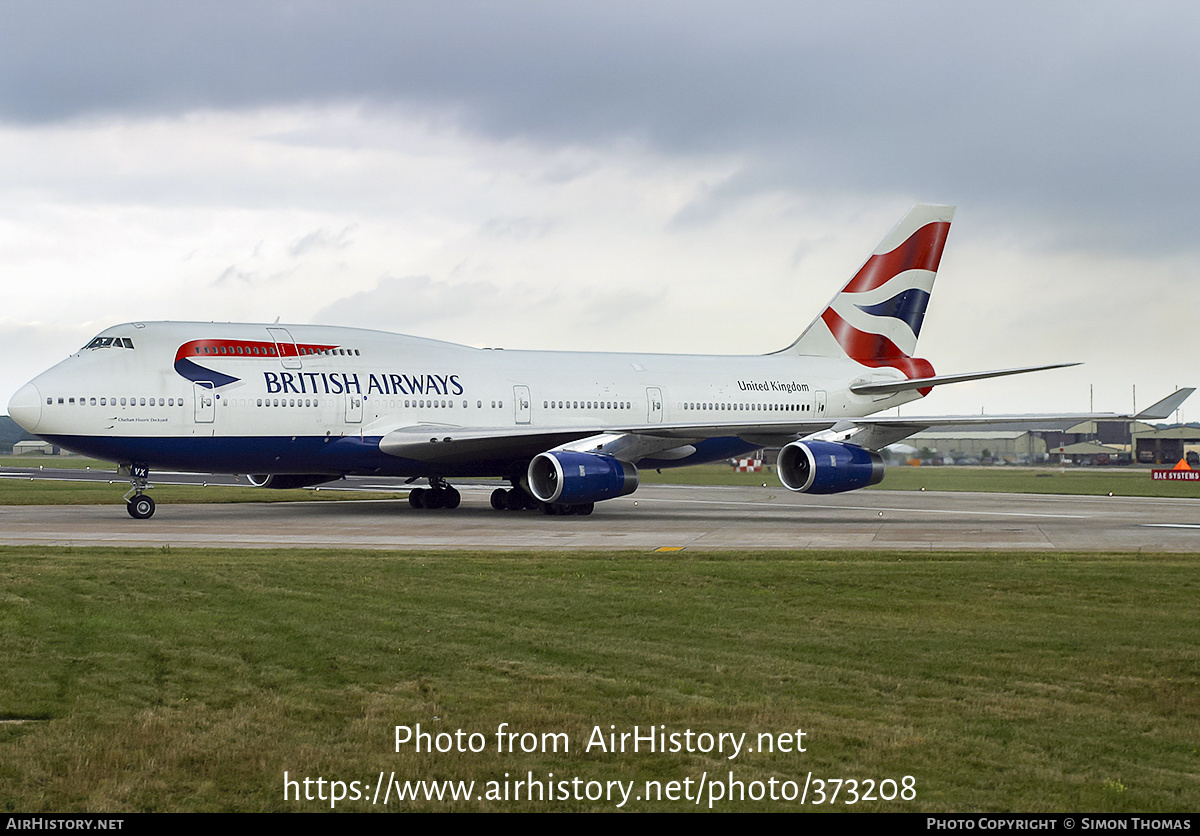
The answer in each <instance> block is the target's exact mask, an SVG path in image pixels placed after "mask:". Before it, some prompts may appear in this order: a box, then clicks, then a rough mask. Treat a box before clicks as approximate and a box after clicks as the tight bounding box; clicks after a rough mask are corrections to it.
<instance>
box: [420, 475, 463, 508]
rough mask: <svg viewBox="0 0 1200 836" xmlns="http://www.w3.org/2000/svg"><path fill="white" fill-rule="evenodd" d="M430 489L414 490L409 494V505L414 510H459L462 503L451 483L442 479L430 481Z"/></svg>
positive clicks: (460, 496)
mask: <svg viewBox="0 0 1200 836" xmlns="http://www.w3.org/2000/svg"><path fill="white" fill-rule="evenodd" d="M429 485H430V486H429V487H428V488H413V489H412V490H411V491H409V493H408V504H409V505H411V506H412V507H413V508H430V509H432V508H457V507H458V503H460V502H462V495H461V494H459V492H458V491H456V490H455V489H454V488H453V487H451V485H450V483H448V482H447V481H446V480H445V479H442V478H440V477H433V478H431V479H430V480H429Z"/></svg>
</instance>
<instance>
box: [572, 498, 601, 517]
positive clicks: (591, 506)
mask: <svg viewBox="0 0 1200 836" xmlns="http://www.w3.org/2000/svg"><path fill="white" fill-rule="evenodd" d="M594 510H596V503H595V502H583V503H580V504H579V505H576V506H575V513H576V514H578V515H579V516H581V517H586V516H588V515H589V514H591V513H592V511H594Z"/></svg>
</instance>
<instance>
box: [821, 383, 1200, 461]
mask: <svg viewBox="0 0 1200 836" xmlns="http://www.w3.org/2000/svg"><path fill="white" fill-rule="evenodd" d="M1195 391H1196V390H1195V389H1194V388H1187V389H1179V390H1177V391H1175V392H1173V393H1171V394H1170V395H1168V396H1167V397H1165V398H1163V399H1162V400H1160V401H1158V402H1156V403H1154V404H1152V405H1151V406H1149V407H1147V408H1146V409H1143V410H1142V411H1141V412H1139V413H1137V414H1136V415H1129V414H1118V413H1113V412H1085V413H1077V414H1070V413H1060V414H1053V413H1051V414H1045V413H1043V414H1038V413H1030V414H1026V415H948V416H939V417H929V418H909V417H897V416H878V417H867V418H852V419H848V420H845V421H840V422H838V423H836V424H834V425H833V426H832V427H830V428H828V429H826V430H819V431H817V432H815V433H813V434H812V435H811V436H808V438H812V439H816V440H819V441H838V442H842V443H844V444H853V445H855V446H858V447H865V448H867V449H868V450H878V449H880V448H882V447H886V446H888V445H889V444H895V443H896V442H897V441H902V440H903V439H905V438H908V437H909V436H910V435H914V434H916V433H919V432H922V431H924V430H929V429H934V428H943V427H970V426H979V425H987V424H1039V425H1041V426H1042V428H1045V429H1049V428H1050V427H1048V426H1047V425H1056V427H1057V426H1058V425H1065V426H1070V425H1072V424H1078V423H1081V422H1083V421H1162V420H1164V419H1166V418H1169V417H1170V415H1171V413H1172V412H1174V411H1175V410H1176V409H1178V408H1179V406H1180V404H1182V403H1183V402H1184V401H1185V400H1187V399H1188V397H1189V396H1191V394H1192V393H1193V392H1195Z"/></svg>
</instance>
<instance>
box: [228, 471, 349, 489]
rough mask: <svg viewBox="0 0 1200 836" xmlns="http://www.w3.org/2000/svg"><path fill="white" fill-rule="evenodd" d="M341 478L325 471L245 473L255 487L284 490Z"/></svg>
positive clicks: (321, 483) (306, 486)
mask: <svg viewBox="0 0 1200 836" xmlns="http://www.w3.org/2000/svg"><path fill="white" fill-rule="evenodd" d="M341 478H342V477H341V476H330V475H329V474H327V473H311V474H294V473H258V474H249V475H247V476H246V481H247V482H249V483H250V484H251V485H253V486H254V487H256V488H273V489H274V490H277V491H286V490H290V489H291V488H308V487H311V486H313V485H324V484H325V483H326V482H336V481H337V480H338V479H341Z"/></svg>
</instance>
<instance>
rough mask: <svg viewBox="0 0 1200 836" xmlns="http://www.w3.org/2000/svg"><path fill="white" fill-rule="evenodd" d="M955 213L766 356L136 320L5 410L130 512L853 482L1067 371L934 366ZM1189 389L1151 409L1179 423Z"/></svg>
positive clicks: (891, 251) (549, 508) (890, 256)
mask: <svg viewBox="0 0 1200 836" xmlns="http://www.w3.org/2000/svg"><path fill="white" fill-rule="evenodd" d="M953 214H954V208H953V207H951V206H929V205H918V206H916V207H914V208H913V209H912V210H911V211H910V212H909V213H908V214H907V215H906V216H905V217H904V219H903V220H901V221H900V223H899V224H898V225H897V226H896V228H895V229H893V230H892V232H891V233H890V234H889V235H888V236H887V237H886V238H884V240H883V242H882V243H881V244H880V245H879V247H878V248H877V249H876V250H875V253H874V254H873V255H872V256H871V257H870V258H869V259H868V260H867V262H866V264H865V265H863V267H862V269H860V270H859V271H858V272H857V273H856V274H855V275H854V277H853V278H852V279H851V280H850V281H849V282H848V283H847V284H846V285H845V286H844V287H843V288H842V289H841V290H840V291H839V292H838V293H837V295H836V296H834V298H833V301H832V302H830V303H829V305H828V306H827V307H826V308H825V309H824V310H823V311H822V312H821V314H820V315H819V316H818V317H817V318H816V319H814V320H813V322H812V324H811V325H809V326H808V328H807V329H806V330H805V331H804V332H803V333H802V334H801V335H800V337H799V338H798V339H797V340H796V341H795V342H794V343H792V344H791V345H790V346H788V347H787V348H785V349H783V350H782V351H778V352H775V353H773V354H769V355H765V356H745V357H741V356H685V355H664V354H609V353H570V352H542V351H505V350H493V349H479V348H470V347H468V346H463V345H455V344H452V343H445V342H438V341H435V340H428V339H420V338H417V337H408V336H401V335H397V334H389V333H383V332H379V331H366V330H360V329H354V328H338V327H326V326H319V325H251V324H238V323H228V324H220V323H201V322H132V323H127V324H125V325H117V326H115V327H113V328H109V329H108V330H106V331H104V332H102V333H101V334H100V335H99V336H97V337H96V338H95V339H93V340H92V341H91V342H89V343H88V344H87V345H86V346H84V347H83V348H82V349H80V351H79V352H77V353H76V354H73V355H71V356H70V357H69V358H67V359H66V360H64V361H63V362H61V363H59V364H58V365H57V366H55V367H53V368H52V369H50V370H49V371H47V372H45V373H43V374H41V375H39V376H38V377H36V378H35V379H34V380H33V381H31V382H30V383H28V384H26V385H25V386H23V387H22V388H21V389H20V390H19V391H18V392H17V393H16V394H15V395H14V396H13V398H12V401H11V402H10V403H9V407H8V408H9V414H10V415H11V416H12V418H13V419H14V420H15V421H16V422H17V423H18V424H20V425H21V426H22V427H24V428H25V429H26V430H28V431H29V432H31V433H34V434H36V435H37V436H39V437H41V438H43V439H45V440H46V441H49V442H51V443H53V444H56V445H59V446H61V447H63V448H65V449H68V450H73V451H76V452H78V453H83V454H85V455H89V456H94V457H96V458H99V459H105V460H109V461H113V462H117V463H118V464H119V465H120V466H121V470H122V472H123V473H127V474H128V476H129V479H130V482H131V485H132V487H131V490H130V491H129V493H128V494H126V502H127V508H128V511H129V514H130V515H131V516H133V517H135V518H137V519H146V518H148V517H150V516H151V515H152V514H153V513H154V500H153V499H151V498H150V496H149V495H148V494H147V493H146V489H147V487H148V486H149V476H150V472H151V470H152V469H171V470H187V471H197V472H204V473H239V474H255V475H252V476H251V477H250V478H251V481H252V482H253V483H254V484H257V485H260V486H263V487H273V488H288V487H300V486H308V485H318V484H321V483H324V482H330V481H333V480H335V479H340V478H341V477H343V476H345V475H350V474H359V475H373V476H398V477H408V479H409V481H410V482H413V481H416V480H417V479H425V480H428V484H429V487H428V488H420V487H418V488H414V489H413V490H412V492H411V493H410V495H409V502H410V504H411V505H412V506H413V507H414V508H439V507H444V508H453V507H456V506H457V505H458V504H459V498H460V497H459V493H458V491H457V490H455V489H454V488H453V487H452V486H451V485H450V483H449V481H448V480H450V479H454V478H460V477H500V478H503V479H505V480H507V481H508V482H509V483H510V485H511V488H509V489H504V488H497V489H496V490H495V491H494V492H493V494H492V505H493V506H494V507H495V508H497V509H498V510H499V509H510V510H517V509H522V508H540V509H542V510H544V511H545V512H546V513H550V514H589V513H591V512H592V509H593V507H594V503H596V502H599V501H601V500H605V499H612V498H614V497H618V496H624V495H626V494H629V493H631V492H632V491H634V490H635V489H636V488H637V485H638V468H639V467H641V468H646V467H651V468H665V467H679V466H683V465H689V464H696V463H700V462H711V461H716V460H720V459H727V458H730V457H732V456H737V455H739V454H742V453H746V452H748V451H751V450H756V449H759V448H762V447H781V448H782V452H780V454H779V459H778V474H779V478H780V480H781V481H782V482H783V484H784V486H785V487H787V488H788V489H789V490H793V491H800V492H808V493H836V492H839V491H849V490H854V489H856V488H862V487H865V486H867V485H873V484H876V483H877V482H879V481H880V480H881V479H882V478H883V470H884V465H883V458H882V457H881V455H880V454H879V452H877V451H878V450H879V449H880V448H882V447H884V446H885V445H887V444H891V443H893V442H895V441H899V440H900V439H902V438H906V437H907V436H909V435H912V434H913V433H915V432H919V431H920V430H922V429H926V428H928V427H932V426H946V425H956V424H957V425H961V424H969V423H978V422H982V421H996V420H998V419H997V418H996V417H991V418H985V417H983V416H973V417H969V418H946V419H938V418H930V419H921V418H899V417H875V418H872V417H868V416H871V415H872V414H873V413H877V412H881V411H883V410H887V409H891V408H893V407H895V406H897V405H899V404H903V403H907V402H908V401H912V400H915V399H917V398H920V397H923V396H924V395H926V394H928V392H929V391H930V390H931V389H932V388H933V387H934V386H939V385H942V384H947V383H956V382H959V381H965V380H978V379H981V378H989V377H999V376H1002V375H1009V374H1018V373H1021V372H1029V371H1037V370H1039V369H1051V368H1059V367H1061V366H1063V365H1071V364H1057V365H1048V366H1034V367H1026V368H1015V369H1003V370H998V371H986V372H975V373H969V374H954V375H937V374H935V373H934V370H933V366H932V365H931V364H930V363H929V362H928V361H927V360H922V359H919V358H917V357H915V356H914V352H915V350H916V344H917V337H918V336H919V335H920V333H921V324H922V322H923V320H924V317H925V309H926V305H927V304H928V302H929V296H930V292H931V291H932V290H933V282H934V278H935V276H936V274H937V269H938V262H939V261H940V259H941V255H942V248H943V246H944V245H945V242H946V235H947V233H948V232H949V230H950V221H951V218H952V216H953ZM1191 391H1192V390H1190V389H1188V390H1181V391H1179V392H1177V393H1175V394H1174V395H1172V396H1171V397H1169V398H1167V399H1165V400H1163V401H1161V402H1160V403H1158V404H1155V406H1153V407H1151V408H1150V409H1148V410H1145V411H1144V412H1143V413H1141V414H1140V415H1139V416H1137V417H1142V418H1159V417H1166V416H1167V415H1169V414H1170V412H1171V411H1173V410H1174V409H1175V408H1176V407H1177V406H1178V405H1179V403H1180V402H1182V401H1183V399H1184V398H1186V397H1187V396H1188V395H1189V394H1190V393H1191ZM1026 417H1031V416H1026ZM1078 417H1079V418H1080V419H1083V418H1085V417H1098V416H1078ZM1105 417H1110V418H1118V417H1127V416H1105Z"/></svg>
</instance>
